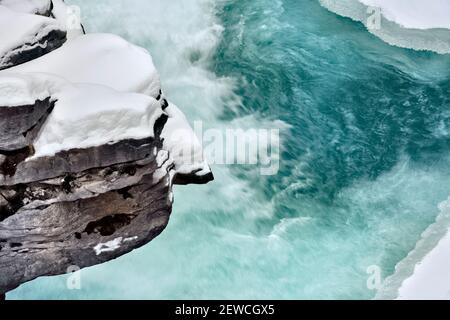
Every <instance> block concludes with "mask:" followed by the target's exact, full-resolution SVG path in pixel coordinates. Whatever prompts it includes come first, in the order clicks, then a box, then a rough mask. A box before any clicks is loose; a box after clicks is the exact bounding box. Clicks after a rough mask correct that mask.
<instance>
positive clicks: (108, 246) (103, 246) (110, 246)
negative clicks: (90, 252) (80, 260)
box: [94, 237, 123, 256]
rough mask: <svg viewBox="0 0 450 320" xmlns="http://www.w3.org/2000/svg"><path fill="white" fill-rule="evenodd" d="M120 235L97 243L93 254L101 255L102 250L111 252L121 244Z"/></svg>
mask: <svg viewBox="0 0 450 320" xmlns="http://www.w3.org/2000/svg"><path fill="white" fill-rule="evenodd" d="M122 240H123V238H122V237H119V238H116V239H114V240H111V241H108V242H106V243H99V244H98V245H96V246H95V247H94V251H95V254H96V255H97V256H99V255H101V254H102V253H103V252H113V251H116V250H117V249H119V248H120V245H121V244H122Z"/></svg>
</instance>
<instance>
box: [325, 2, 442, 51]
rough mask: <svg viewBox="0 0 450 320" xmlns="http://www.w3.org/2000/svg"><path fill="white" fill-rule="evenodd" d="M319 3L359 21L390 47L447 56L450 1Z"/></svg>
mask: <svg viewBox="0 0 450 320" xmlns="http://www.w3.org/2000/svg"><path fill="white" fill-rule="evenodd" d="M319 2H320V3H321V4H322V5H323V6H324V7H325V8H327V9H329V10H330V11H332V12H334V13H337V14H339V15H341V16H344V17H349V18H351V19H353V20H356V21H360V22H362V23H363V24H364V25H365V26H366V27H367V29H368V30H369V31H370V32H371V33H373V34H374V35H376V36H378V37H380V38H381V39H382V40H384V41H386V42H387V43H389V44H391V45H395V46H399V47H403V48H409V49H415V50H428V51H434V52H437V53H441V54H446V53H450V0H427V1H424V0H319ZM378 10H379V13H380V14H379V15H378V13H377V12H378ZM376 20H380V21H376Z"/></svg>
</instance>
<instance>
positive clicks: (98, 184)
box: [0, 99, 173, 293]
mask: <svg viewBox="0 0 450 320" xmlns="http://www.w3.org/2000/svg"><path fill="white" fill-rule="evenodd" d="M50 100H51V99H47V100H45V101H37V102H36V104H35V105H34V108H31V106H24V107H15V108H17V109H16V110H13V109H14V107H13V108H6V109H4V108H0V110H1V111H2V112H3V116H4V118H3V121H2V122H0V124H1V126H0V131H1V132H2V133H3V134H5V136H9V137H11V140H12V141H16V140H18V139H14V137H15V135H17V136H21V137H23V136H24V134H23V132H26V130H24V129H28V128H30V127H34V126H36V125H37V124H39V123H41V122H42V121H43V120H44V119H45V118H46V116H47V115H48V114H49V111H51V108H52V107H51V102H50ZM20 113H22V117H21V116H20ZM12 119H15V120H16V121H17V123H18V124H23V125H19V126H11V125H10V123H12V122H11V121H12ZM8 120H9V121H8ZM33 120H34V122H35V123H34V124H33ZM166 120H167V117H166V116H165V115H163V116H161V118H160V119H159V120H158V121H157V122H156V124H155V128H154V131H155V137H154V138H147V139H142V140H124V141H120V142H117V143H115V144H107V145H102V146H98V147H92V148H87V149H74V150H68V151H62V152H60V153H57V154H56V155H54V156H52V157H43V158H36V159H34V158H30V156H32V154H33V148H32V143H33V139H34V138H32V136H31V137H30V139H29V140H28V142H29V143H30V145H29V146H28V147H27V148H25V149H18V150H12V149H13V148H12V145H13V144H8V143H7V141H6V140H7V139H4V140H5V141H4V145H5V146H7V147H8V151H7V152H5V151H0V162H1V165H0V270H1V274H0V293H4V292H7V291H9V290H11V289H13V288H15V287H17V286H18V285H20V284H21V283H24V282H26V281H29V280H32V279H34V278H36V277H38V276H43V275H56V274H61V273H65V272H66V270H67V268H68V267H69V266H73V265H75V266H77V267H80V268H83V267H87V266H92V265H95V264H99V263H102V262H105V261H108V260H111V259H114V258H116V257H118V256H120V255H123V254H125V253H128V252H130V251H131V250H133V249H135V248H138V247H140V246H142V245H144V244H146V243H148V242H149V241H151V240H152V239H153V238H154V237H156V236H157V235H159V233H161V232H162V231H163V230H164V228H165V227H166V225H167V223H168V221H169V216H170V213H171V208H172V199H171V189H172V178H173V177H172V174H171V169H172V165H171V162H170V161H171V160H170V158H169V156H168V153H167V152H166V151H164V150H161V147H162V141H161V140H160V138H159V134H160V133H161V130H162V128H163V126H164V124H165V121H166ZM19 140H20V139H19ZM20 142H21V143H15V145H17V146H18V147H20V148H22V147H23V144H24V143H25V141H22V140H21V141H20ZM5 149H6V148H5ZM24 150H26V151H24Z"/></svg>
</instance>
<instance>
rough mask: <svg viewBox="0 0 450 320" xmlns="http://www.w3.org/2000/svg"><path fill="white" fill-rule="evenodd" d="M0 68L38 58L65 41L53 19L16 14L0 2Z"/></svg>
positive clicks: (62, 31)
mask: <svg viewBox="0 0 450 320" xmlns="http://www.w3.org/2000/svg"><path fill="white" fill-rule="evenodd" d="M0 39H1V41H0V70H2V69H6V68H9V67H12V66H15V65H18V64H21V63H24V62H27V61H30V60H32V59H35V58H38V57H40V56H42V55H44V54H46V53H48V52H50V51H52V50H55V49H56V48H58V47H60V46H61V45H62V44H63V43H64V42H65V41H66V31H65V30H64V29H63V28H62V27H61V25H60V23H59V22H57V21H56V20H55V19H51V18H47V17H42V16H38V15H33V14H26V13H19V12H15V11H12V10H10V9H8V8H7V7H4V6H1V5H0Z"/></svg>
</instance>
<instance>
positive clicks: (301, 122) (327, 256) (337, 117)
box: [8, 0, 450, 299]
mask: <svg viewBox="0 0 450 320" xmlns="http://www.w3.org/2000/svg"><path fill="white" fill-rule="evenodd" d="M70 2H71V3H76V4H78V5H80V6H81V8H82V17H83V20H84V24H85V27H86V29H87V30H88V31H91V32H98V31H101V32H113V33H117V34H120V35H121V36H123V37H125V38H127V39H128V40H130V41H132V42H134V43H137V44H139V45H141V46H143V47H145V48H147V49H148V50H150V52H151V53H152V55H153V57H154V60H155V64H156V65H157V68H158V69H159V70H160V72H161V77H162V81H163V85H164V86H165V89H166V94H167V95H168V96H169V97H170V98H171V99H172V100H174V101H175V102H176V103H177V104H178V105H179V106H180V107H182V108H183V110H184V111H185V112H186V114H187V115H188V117H189V119H190V120H192V121H194V120H205V121H207V122H208V125H209V126H211V127H228V126H236V125H239V124H243V125H245V126H246V127H261V126H262V127H264V126H266V125H267V126H278V127H280V128H281V134H282V140H281V141H282V152H283V153H282V156H281V162H280V164H281V167H280V172H279V173H278V174H277V175H275V176H268V177H262V176H261V175H259V174H258V173H259V172H258V170H253V169H252V168H248V167H240V166H232V167H227V166H213V169H214V171H215V175H216V181H215V182H214V183H212V184H210V185H208V186H194V187H177V189H176V192H175V201H176V203H175V207H174V213H173V216H172V220H171V223H170V225H169V227H168V228H167V230H166V231H165V232H164V233H163V234H162V235H161V236H160V237H159V238H157V239H156V240H155V241H153V242H152V243H150V244H149V245H148V246H146V247H144V248H141V249H139V250H136V251H135V252H133V253H131V254H129V255H127V256H125V257H121V258H119V259H117V260H115V261H112V262H109V263H107V264H104V265H101V266H96V267H92V268H88V269H86V270H83V271H82V273H81V279H82V289H81V290H68V289H67V288H66V277H65V276H62V277H53V278H41V279H38V280H36V281H33V282H31V283H29V284H26V285H23V286H22V287H20V288H19V289H17V290H15V291H14V292H12V293H10V294H9V295H8V298H11V299H21V298H40V299H60V298H63V299H72V298H75V299H86V298H87V299H89V298H93V299H99V298H119V299H121V298H127V299H134V298H138V299H140V298H144V299H197V298H200V299H212V298H219V299H221V298H225V299H227V298H230V299H231V298H251V299H255V298H256V299H259V298H264V299H271V298H285V299H370V298H372V297H373V296H374V294H375V292H374V291H371V290H369V289H368V288H367V285H366V283H367V279H368V276H369V275H368V274H367V272H366V270H367V268H368V267H369V266H373V265H377V266H379V267H380V268H381V270H382V273H383V277H386V276H388V275H390V274H392V273H393V271H394V267H395V265H396V264H397V263H398V262H399V261H400V260H401V259H403V258H404V257H405V256H406V255H407V253H408V252H409V251H411V250H412V249H413V248H414V246H415V244H416V242H417V241H418V239H419V238H420V235H421V233H422V232H423V231H424V230H425V229H426V227H427V226H428V225H429V224H431V223H432V222H433V221H434V219H435V217H436V216H437V214H438V213H439V212H438V209H437V205H438V204H439V203H440V202H441V201H443V200H445V199H446V198H447V197H448V196H449V195H450V169H449V168H450V159H449V151H450V56H448V55H438V54H433V53H428V52H416V51H413V50H406V49H400V48H396V47H392V46H389V45H388V44H386V43H384V42H382V41H381V40H379V39H378V38H376V37H374V36H373V35H371V34H370V33H368V32H367V30H366V29H365V28H364V27H363V26H362V25H361V24H359V23H357V22H354V21H351V20H349V19H345V18H341V17H338V16H336V15H334V14H333V13H330V12H328V11H327V10H325V9H324V8H322V7H321V6H320V5H319V3H318V1H317V0H252V1H250V0H228V1H223V0H221V1H215V2H214V1H207V0H203V1H201V0H186V1H181V0H178V1H163V0H151V1H148V0H133V1H124V0H115V1H107V0H99V1H87V0H77V1H70ZM194 199H195V200H194Z"/></svg>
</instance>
